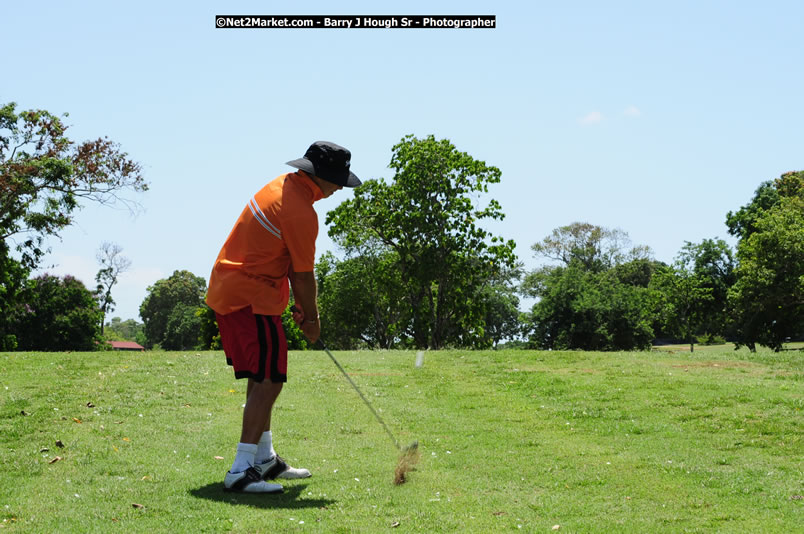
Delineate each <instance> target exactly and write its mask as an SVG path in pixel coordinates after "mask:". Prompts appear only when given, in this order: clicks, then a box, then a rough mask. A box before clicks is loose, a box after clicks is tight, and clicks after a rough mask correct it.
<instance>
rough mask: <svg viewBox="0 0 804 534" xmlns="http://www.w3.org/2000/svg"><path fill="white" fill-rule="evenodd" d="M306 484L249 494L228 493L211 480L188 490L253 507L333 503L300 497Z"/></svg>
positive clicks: (305, 506)
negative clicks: (281, 491) (278, 490)
mask: <svg viewBox="0 0 804 534" xmlns="http://www.w3.org/2000/svg"><path fill="white" fill-rule="evenodd" d="M306 487H307V485H299V486H291V487H287V486H286V487H285V491H284V493H272V494H267V495H266V494H262V495H260V494H251V493H228V492H225V491H223V484H222V483H221V482H213V483H211V484H207V485H206V486H201V487H200V488H198V489H194V490H190V495H192V496H194V497H198V498H199V499H208V500H210V501H218V502H224V503H228V504H234V505H241V506H253V507H254V508H266V509H273V508H286V509H289V510H296V509H301V508H326V507H327V506H329V505H331V504H334V503H335V501H333V500H331V499H312V498H303V497H300V495H301V493H302V492H303V491H304V489H305V488H306Z"/></svg>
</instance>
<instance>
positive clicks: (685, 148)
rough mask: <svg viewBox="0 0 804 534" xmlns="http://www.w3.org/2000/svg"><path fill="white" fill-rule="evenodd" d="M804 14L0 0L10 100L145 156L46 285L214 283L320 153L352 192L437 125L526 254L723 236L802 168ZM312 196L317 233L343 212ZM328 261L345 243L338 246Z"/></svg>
mask: <svg viewBox="0 0 804 534" xmlns="http://www.w3.org/2000/svg"><path fill="white" fill-rule="evenodd" d="M216 14H259V15H281V14H310V15H352V14H377V15H381V14H397V15H428V14H455V15H460V14H488V15H496V16H497V28H496V29H493V30H456V29H443V30H356V29H352V30H334V29H333V30H321V29H318V30H219V29H216V28H215V27H214V16H215V15H216ZM802 20H804V4H802V3H801V2H792V1H791V2H781V1H769V2H763V3H761V4H760V3H758V2H742V1H738V2H734V1H730V2H726V1H707V2H700V1H697V2H688V1H677V2H663V3H658V2H636V1H632V2H617V1H609V2H593V1H574V2H529V3H523V2H495V3H492V2H443V1H429V2H404V3H402V2H399V3H392V2H385V3H377V2H349V1H341V2H337V3H334V2H284V1H275V2H204V1H199V2H187V3H179V2H158V3H157V2H136V3H134V2H130V3H109V2H73V3H67V2H14V3H10V2H5V3H3V4H2V6H0V24H1V27H2V28H3V30H2V32H0V46H2V49H3V51H4V54H3V68H2V73H3V75H2V80H0V102H9V101H15V102H17V103H18V109H30V108H41V109H47V110H49V111H51V112H53V113H57V114H61V113H64V112H68V113H69V118H68V119H67V123H68V124H70V125H71V128H70V130H69V133H70V134H71V135H72V137H73V138H74V139H76V140H79V141H80V140H85V139H91V138H95V137H98V136H101V135H106V136H109V137H110V138H111V139H113V140H115V141H117V142H119V143H120V144H121V145H122V147H123V149H124V150H125V151H127V152H128V153H129V155H130V156H131V157H132V158H134V159H136V160H137V161H139V162H141V163H142V165H143V168H144V171H145V175H146V178H147V180H148V181H149V182H150V184H151V190H150V191H148V192H147V193H145V194H143V195H140V196H137V197H136V200H138V201H139V202H140V203H141V204H142V205H143V207H144V212H143V213H141V214H140V215H139V216H137V217H131V216H130V215H129V214H128V212H126V211H121V210H117V211H115V210H112V209H109V208H101V207H97V206H86V207H85V208H84V209H83V210H82V211H81V212H80V213H79V214H78V216H77V222H76V224H75V225H74V226H73V227H71V228H69V229H68V230H66V231H64V232H63V234H62V238H61V240H57V239H53V240H51V242H50V244H51V246H52V253H51V254H50V255H49V256H48V258H47V263H48V269H47V270H49V271H50V272H54V273H58V274H66V273H70V274H73V275H75V276H77V277H78V278H81V279H83V280H84V281H85V283H87V285H89V286H92V285H94V281H93V278H94V274H95V272H96V271H97V269H98V267H97V264H96V261H95V251H96V250H97V249H98V247H99V246H100V244H101V242H103V241H113V242H115V243H117V244H119V245H120V246H122V247H123V253H124V255H125V256H127V257H129V258H130V259H131V260H132V269H131V271H130V272H129V273H127V274H126V275H124V277H123V278H122V279H121V281H120V284H119V285H118V286H117V287H116V289H115V291H114V294H113V296H114V297H115V299H116V300H117V303H118V306H117V310H116V311H115V312H114V313H113V314H112V315H118V316H120V317H122V318H124V319H127V318H136V319H139V317H138V308H139V304H140V303H141V302H142V299H143V298H144V297H145V294H146V287H147V286H148V285H150V284H152V283H154V282H155V281H157V280H158V279H160V278H164V277H167V276H169V275H170V274H171V273H172V272H173V271H174V270H176V269H187V270H190V271H191V272H193V273H195V274H196V275H199V276H203V277H204V278H208V276H209V272H210V269H211V267H212V263H213V261H214V259H215V256H216V255H217V252H218V250H219V248H220V246H221V245H222V244H223V241H224V240H225V238H226V236H227V235H228V233H229V230H230V229H231V226H232V224H233V223H234V221H235V219H236V218H237V216H238V215H239V213H240V211H241V210H242V209H243V207H244V206H245V203H246V201H247V200H248V198H249V197H250V196H251V195H252V194H253V193H254V192H255V191H256V190H258V189H259V188H260V187H261V186H262V185H263V184H264V183H266V182H267V181H268V180H270V179H272V178H274V177H275V176H277V175H279V174H281V173H284V172H287V171H289V170H290V168H289V167H287V166H285V165H284V162H286V161H288V160H290V159H295V158H297V157H300V156H301V155H303V153H304V151H305V149H306V148H307V146H308V145H309V144H310V143H311V142H313V141H315V140H319V139H323V140H330V141H334V142H336V143H339V144H341V145H344V146H346V147H347V148H349V149H350V150H351V151H352V168H353V170H354V172H355V173H356V174H357V175H358V176H360V177H361V178H362V179H369V178H377V177H385V178H386V179H388V178H391V176H392V174H391V171H390V170H389V169H388V162H389V161H390V157H391V147H392V146H393V145H394V144H396V143H397V142H398V141H399V140H400V139H401V138H402V137H403V136H404V135H406V134H414V135H416V136H419V137H423V136H426V135H429V134H433V135H435V136H436V137H438V138H448V139H450V140H451V141H452V142H453V143H454V144H455V145H456V146H457V148H458V149H459V150H462V151H465V152H468V153H469V154H471V155H472V156H473V157H475V158H477V159H481V160H483V161H485V162H486V163H488V164H491V165H495V166H497V167H499V168H500V169H501V170H502V173H503V176H502V182H501V183H500V184H497V185H496V186H493V187H492V189H491V191H490V194H489V197H490V198H495V199H497V200H498V201H499V202H500V203H501V204H502V207H503V209H504V211H505V212H506V214H507V216H506V219H505V220H504V221H501V222H495V223H494V224H490V225H488V226H487V227H488V228H489V229H490V230H492V231H493V232H494V233H495V234H497V235H501V236H503V237H505V238H509V239H514V240H515V241H516V243H517V253H518V255H519V258H520V259H521V260H522V261H523V262H524V263H525V266H526V267H527V268H528V269H532V268H534V267H536V266H537V265H539V264H540V263H541V260H539V259H538V258H534V257H533V254H532V252H531V250H530V246H531V245H532V244H533V243H535V242H537V241H539V240H541V239H542V238H543V237H544V236H546V235H547V234H549V233H550V231H551V230H552V229H553V228H556V227H558V226H562V225H566V224H569V223H571V222H573V221H586V222H590V223H593V224H597V225H601V226H607V227H612V228H614V227H617V228H621V229H623V230H625V231H626V232H628V234H629V235H630V236H631V239H632V241H633V242H634V244H640V245H648V246H650V247H651V248H652V249H653V251H654V254H655V257H656V258H657V259H659V260H662V261H668V262H669V261H671V260H672V259H673V257H674V256H675V255H676V253H677V252H678V251H679V249H680V248H681V246H682V245H683V244H684V242H685V241H693V242H699V241H700V240H702V239H704V238H713V237H721V238H725V239H727V241H729V242H730V243H731V244H734V241H733V240H732V239H731V238H729V237H728V236H727V235H726V227H725V224H724V220H725V216H726V213H727V212H728V211H730V210H736V209H738V208H739V207H740V206H742V205H743V204H745V203H747V202H748V201H749V200H750V198H751V196H752V194H753V191H754V190H755V189H756V187H757V186H758V185H759V184H760V183H761V182H762V181H764V180H769V179H773V178H775V177H777V176H779V175H780V174H782V173H783V172H786V171H790V170H801V169H804V149H803V148H802V147H804V143H803V142H802V141H804V139H802V137H804V133H803V132H804V130H802V128H801V125H802V124H803V123H804V105H803V104H802V101H803V100H804V99H802V96H801V95H802V87H804V68H802V67H803V66H804V42H803V41H802V40H801V38H800V30H801V21H802ZM348 196H349V194H348V193H341V194H338V195H335V196H333V197H332V198H330V199H326V200H322V201H320V202H318V203H316V208H317V211H318V212H319V219H320V221H321V226H322V228H321V232H320V234H319V240H318V251H319V254H320V253H322V252H323V251H325V250H334V247H333V244H332V242H331V241H330V240H329V238H328V237H327V235H326V229H325V228H324V225H323V221H324V217H325V214H326V212H327V211H329V210H331V209H332V208H334V207H335V206H337V204H338V203H339V202H341V201H342V200H344V199H345V198H348ZM336 252H337V251H336Z"/></svg>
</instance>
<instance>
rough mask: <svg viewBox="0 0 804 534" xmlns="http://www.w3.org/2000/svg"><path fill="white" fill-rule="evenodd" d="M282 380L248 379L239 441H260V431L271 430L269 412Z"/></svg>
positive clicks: (279, 391) (277, 395) (271, 409)
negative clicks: (259, 380)
mask: <svg viewBox="0 0 804 534" xmlns="http://www.w3.org/2000/svg"><path fill="white" fill-rule="evenodd" d="M283 385H284V384H283V383H282V382H269V381H268V380H264V381H263V382H255V381H254V380H252V379H250V378H249V379H248V387H247V389H246V408H245V410H243V428H242V430H241V432H240V442H241V443H254V444H257V443H259V442H260V438H261V437H262V433H263V432H265V431H268V430H271V412H272V411H273V408H274V402H276V399H277V398H278V397H279V394H280V393H281V392H282V386H283Z"/></svg>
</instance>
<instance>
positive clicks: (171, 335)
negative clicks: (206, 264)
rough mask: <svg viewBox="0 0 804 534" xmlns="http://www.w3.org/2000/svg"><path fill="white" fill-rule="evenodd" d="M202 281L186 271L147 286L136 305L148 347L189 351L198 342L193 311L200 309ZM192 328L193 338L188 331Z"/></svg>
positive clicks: (197, 324)
mask: <svg viewBox="0 0 804 534" xmlns="http://www.w3.org/2000/svg"><path fill="white" fill-rule="evenodd" d="M206 286H207V284H206V281H205V280H204V279H203V278H201V277H199V276H195V275H194V274H193V273H191V272H189V271H174V272H173V274H172V275H171V276H170V277H169V278H166V279H162V280H158V281H157V282H156V283H154V285H152V286H150V287H148V289H147V293H148V294H147V295H146V297H145V300H144V301H143V302H142V304H141V305H140V317H141V318H142V320H143V323H144V324H145V327H144V328H145V345H146V347H148V348H151V347H153V346H154V345H157V344H159V345H161V346H162V348H165V349H170V350H175V349H185V350H186V349H192V348H195V345H196V343H197V342H198V333H199V331H200V323H201V321H200V320H199V318H198V317H196V316H195V312H196V311H197V310H198V309H199V308H203V306H204V293H205V291H206ZM192 329H195V335H192V336H191V335H190V334H189V333H188V332H189V331H190V330H192Z"/></svg>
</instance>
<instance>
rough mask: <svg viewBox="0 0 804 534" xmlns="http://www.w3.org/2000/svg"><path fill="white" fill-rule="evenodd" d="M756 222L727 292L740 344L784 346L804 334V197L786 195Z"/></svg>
mask: <svg viewBox="0 0 804 534" xmlns="http://www.w3.org/2000/svg"><path fill="white" fill-rule="evenodd" d="M799 174H801V173H799ZM754 224H755V229H754V231H753V232H752V233H751V234H750V235H748V236H747V237H744V238H743V239H741V240H740V243H739V244H738V246H737V258H738V260H739V265H738V266H737V269H736V275H737V281H736V283H735V284H734V286H733V287H732V288H731V290H730V291H729V297H728V298H729V303H730V304H731V305H732V307H733V310H734V314H735V322H736V325H737V331H738V336H739V337H738V343H737V346H738V347H740V346H742V345H745V346H748V347H749V348H750V349H751V350H752V351H753V350H755V346H756V344H760V345H764V346H767V347H770V348H772V349H774V350H776V351H779V350H781V348H782V346H783V344H784V342H785V341H786V340H787V339H788V338H789V337H791V336H796V335H801V334H804V199H802V198H799V197H798V196H783V198H782V199H781V200H780V201H779V203H778V204H776V205H775V206H773V207H772V208H770V209H768V210H766V211H764V212H763V213H762V214H761V215H760V216H759V217H758V218H757V219H756V220H755V222H754Z"/></svg>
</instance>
